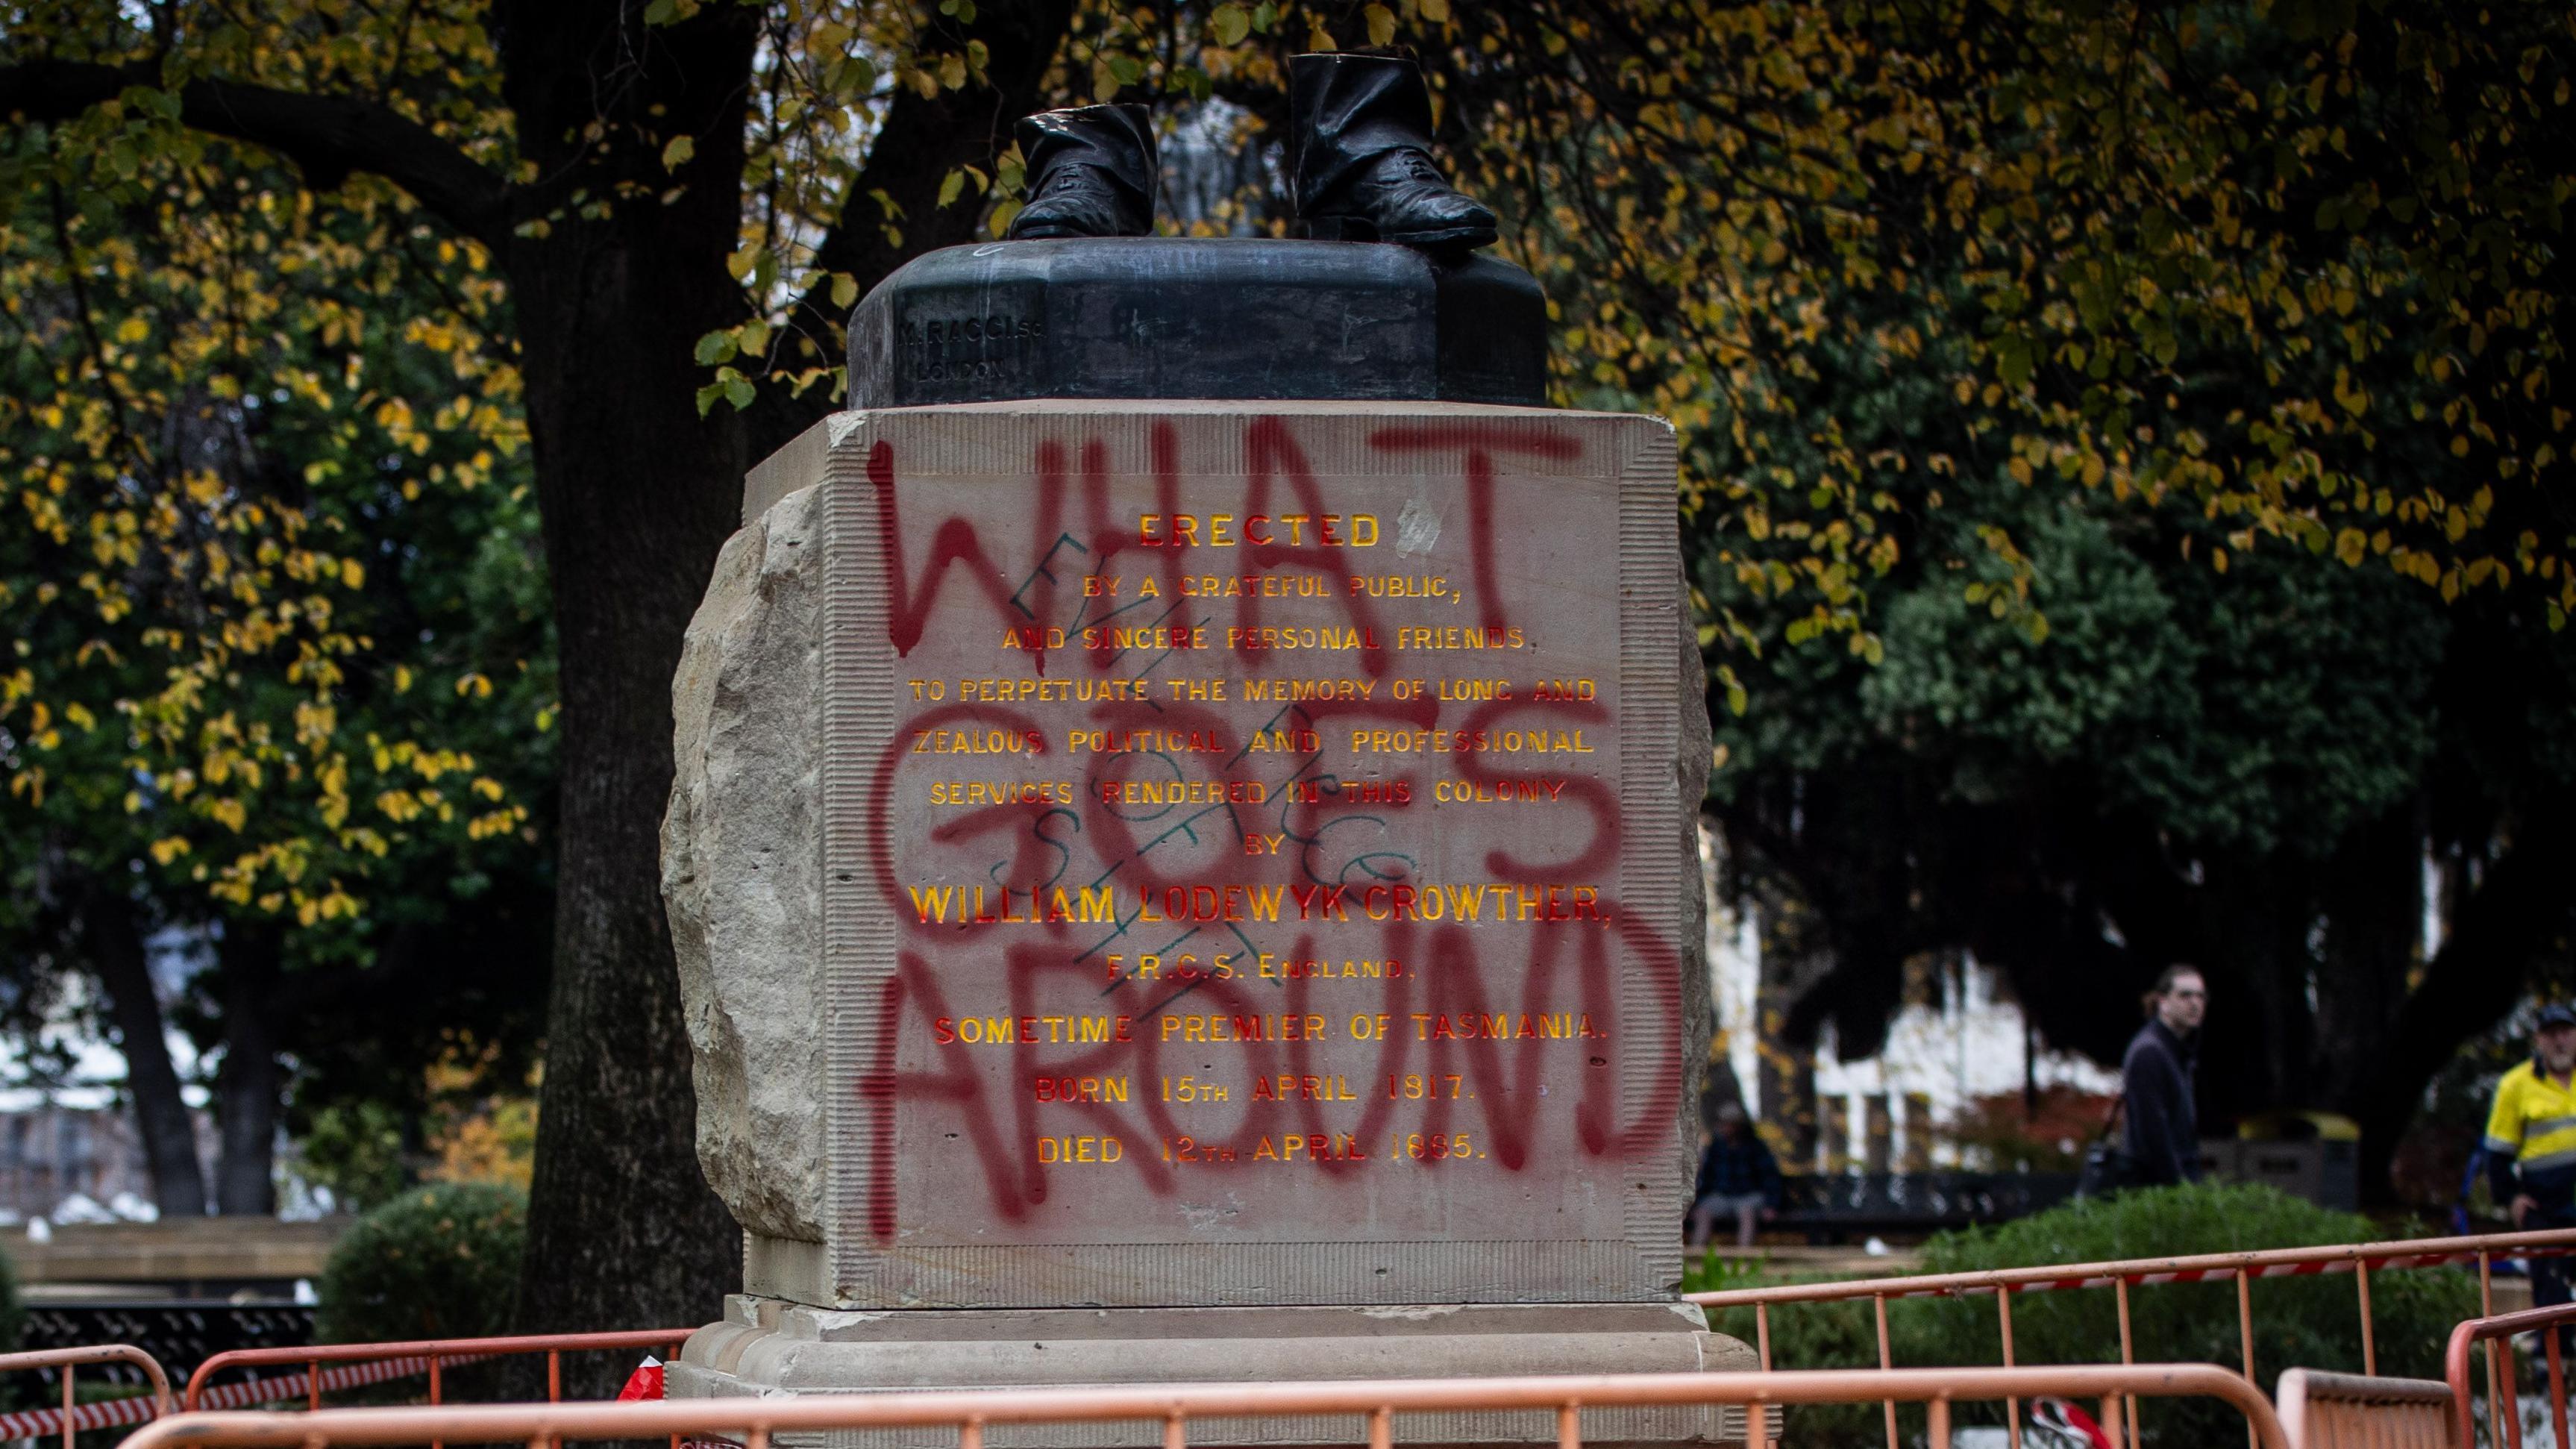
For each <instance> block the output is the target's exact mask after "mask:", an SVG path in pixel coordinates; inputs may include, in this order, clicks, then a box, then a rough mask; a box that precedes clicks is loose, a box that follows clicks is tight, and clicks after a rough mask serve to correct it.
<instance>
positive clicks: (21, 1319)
mask: <svg viewBox="0 0 2576 1449" xmlns="http://www.w3.org/2000/svg"><path fill="white" fill-rule="evenodd" d="M26 1324H27V1308H26V1305H25V1304H24V1303H21V1302H20V1301H19V1299H18V1266H17V1264H15V1263H12V1262H10V1261H9V1255H8V1254H7V1253H0V1353H8V1352H10V1351H12V1350H14V1349H15V1348H17V1346H18V1333H19V1330H21V1329H23V1328H25V1327H26Z"/></svg>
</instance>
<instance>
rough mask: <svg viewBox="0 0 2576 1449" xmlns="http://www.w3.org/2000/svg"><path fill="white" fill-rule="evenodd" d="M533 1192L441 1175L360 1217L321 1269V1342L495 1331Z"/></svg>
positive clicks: (512, 1286)
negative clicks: (439, 1180) (447, 1179)
mask: <svg viewBox="0 0 2576 1449" xmlns="http://www.w3.org/2000/svg"><path fill="white" fill-rule="evenodd" d="M527 1215H528V1198H527V1194H525V1193H523V1192H520V1191H519V1190H518V1189H516V1188H511V1187H502V1186H499V1185H497V1184H492V1183H436V1184H433V1185H431V1186H428V1187H424V1188H421V1189H419V1190H418V1191H415V1192H410V1193H406V1194H404V1195H403V1196H401V1197H398V1198H396V1199H394V1200H393V1201H392V1202H389V1203H387V1204H385V1205H384V1206H383V1207H380V1208H377V1209H375V1210H374V1211H372V1212H369V1213H368V1214H366V1215H365V1216H364V1217H361V1218H359V1219H358V1221H357V1223H356V1224H355V1225H354V1226H352V1227H351V1228H350V1230H349V1235H348V1236H347V1237H346V1238H343V1239H342V1240H341V1241H340V1245H339V1246H338V1247H337V1248H334V1249H333V1250H332V1252H331V1261H330V1262H329V1264H328V1265H326V1266H325V1267H324V1268H323V1270H322V1284H321V1290H320V1291H321V1298H322V1306H321V1310H320V1312H319V1314H318V1315H317V1317H316V1320H315V1327H314V1332H315V1334H316V1336H317V1337H318V1338H319V1339H320V1340H321V1341H322V1342H325V1343H372V1342H382V1341H386V1340H393V1339H416V1338H473V1337H480V1336H483V1335H488V1334H494V1333H499V1332H500V1331H501V1330H502V1328H503V1327H504V1326H505V1325H506V1323H507V1321H508V1318H509V1313H510V1304H511V1299H512V1296H513V1295H514V1293H515V1292H516V1290H517V1284H518V1273H519V1258H520V1255H521V1252H522V1250H523V1249H524V1247H525V1246H526V1243H527Z"/></svg>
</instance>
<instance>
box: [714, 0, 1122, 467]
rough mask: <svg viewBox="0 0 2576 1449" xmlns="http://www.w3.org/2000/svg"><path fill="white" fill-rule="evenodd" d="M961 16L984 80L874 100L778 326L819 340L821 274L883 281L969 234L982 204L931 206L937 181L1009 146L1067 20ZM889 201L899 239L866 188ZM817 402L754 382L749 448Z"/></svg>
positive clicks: (774, 438)
mask: <svg viewBox="0 0 2576 1449" xmlns="http://www.w3.org/2000/svg"><path fill="white" fill-rule="evenodd" d="M976 11H977V13H976V18H975V21H974V23H973V24H971V25H968V26H966V27H965V29H964V33H963V34H962V35H960V36H957V37H955V38H956V40H957V44H958V47H959V48H960V49H963V48H964V45H965V42H966V41H967V40H969V39H973V40H980V41H982V42H983V43H984V47H985V54H986V62H985V66H984V76H985V79H986V80H987V81H988V82H989V84H985V85H975V84H969V85H968V86H966V87H965V88H964V89H962V90H955V91H947V90H943V91H941V92H939V93H938V94H937V95H935V96H931V97H924V96H922V95H921V94H920V93H919V92H917V91H915V90H913V89H912V88H911V87H909V86H903V87H898V88H897V90H896V92H895V95H894V99H893V100H892V101H891V102H889V103H888V104H887V106H886V117H885V124H884V125H883V126H882V127H880V128H879V129H878V131H877V134H876V139H875V140H874V141H873V142H872V143H871V144H870V145H869V147H868V159H867V163H866V164H865V165H864V166H862V167H860V168H859V174H858V175H857V177H855V178H854V179H852V181H851V182H850V189H849V190H848V191H847V192H846V193H844V194H843V196H842V198H841V209H840V212H839V214H838V215H836V216H834V217H833V219H832V228H831V230H830V231H828V232H826V233H825V234H824V237H823V240H822V243H821V244H820V245H819V246H818V247H816V249H815V252H814V266H815V268H816V270H818V271H820V272H823V273H825V274H826V279H825V280H824V281H822V282H820V283H818V284H816V286H815V287H814V289H813V290H811V291H808V292H807V293H806V294H805V295H804V296H802V297H799V298H797V299H796V304H795V305H794V306H793V307H791V308H790V309H789V310H788V314H787V325H788V328H789V330H791V331H794V330H803V331H805V332H806V333H807V334H808V335H809V336H812V337H814V338H816V339H818V340H824V341H825V346H826V348H827V351H828V347H829V342H828V339H830V338H833V337H835V336H837V335H838V333H839V323H840V322H841V321H842V320H843V319H842V318H841V317H840V316H839V315H837V314H838V313H839V311H840V309H838V308H836V307H833V306H832V305H831V283H830V281H829V279H828V278H829V274H830V273H833V272H846V273H848V274H849V275H850V276H851V277H852V278H854V279H855V280H856V281H857V282H858V285H859V293H860V295H862V296H865V295H866V294H867V292H868V290H869V289H870V288H872V287H874V286H875V285H876V284H877V283H878V282H880V281H883V280H884V279H885V276H886V274H887V273H888V272H891V271H893V270H894V269H895V268H896V267H899V266H901V265H903V264H904V263H905V262H907V261H910V260H911V259H912V258H914V257H916V256H919V255H920V254H921V253H923V252H925V251H930V250H933V249H935V248H938V247H943V246H952V245H955V244H957V243H959V242H963V241H967V240H970V239H972V237H973V236H974V233H975V222H976V220H977V218H978V217H979V216H981V215H982V209H981V208H980V207H978V206H976V205H975V204H973V202H972V200H971V199H965V200H960V201H958V202H957V203H955V204H952V205H949V206H945V207H943V206H941V205H939V184H940V182H942V181H943V180H945V179H947V176H948V173H949V172H951V171H953V170H955V169H957V168H958V167H960V166H967V165H974V166H981V167H984V168H986V169H987V170H989V169H990V167H991V165H992V161H993V157H994V156H996V155H998V154H999V153H1000V152H1001V151H1003V150H1004V149H1005V148H1007V147H1008V146H1009V145H1010V144H1011V126H1012V124H1013V123H1014V122H1016V121H1018V120H1019V118H1020V117H1022V116H1024V115H1026V114H1028V113H1029V111H1030V110H1031V109H1032V108H1034V107H1035V106H1036V105H1037V103H1038V95H1039V90H1040V87H1041V86H1042V85H1043V84H1044V83H1045V80H1046V74H1047V68H1048V67H1049V66H1050V65H1052V64H1053V63H1054V60H1055V54H1056V50H1057V48H1058V47H1059V46H1061V45H1062V44H1063V43H1064V36H1065V32H1066V31H1067V30H1068V29H1069V28H1070V27H1071V25H1072V23H1073V6H1072V4H1071V3H1070V0H987V3H985V4H982V5H979V6H978V7H976ZM880 193H882V194H883V195H884V197H885V199H886V200H887V201H891V202H892V203H894V207H895V213H896V217H895V219H894V221H895V225H896V227H897V228H898V230H899V233H900V236H901V240H900V241H896V240H891V239H889V238H888V237H887V235H886V225H887V222H888V221H889V218H888V216H887V215H886V213H885V211H884V210H883V209H882V208H881V207H880V205H879V203H878V200H877V197H878V195H879V194H880ZM827 406H828V404H826V403H824V402H823V401H822V400H821V396H820V393H819V391H818V392H817V393H815V394H812V395H809V400H807V401H803V402H798V401H795V400H791V399H789V398H788V397H787V394H786V389H785V388H784V387H780V386H775V385H773V386H770V387H765V388H763V389H762V390H761V398H760V402H758V403H756V404H754V406H753V408H752V409H751V412H752V417H751V418H750V419H749V420H748V422H749V426H750V428H751V433H752V437H753V447H752V456H754V457H760V456H762V455H763V454H765V453H766V452H767V451H768V450H769V449H771V448H773V447H776V446H778V445H780V444H783V443H785V442H786V441H787V440H788V439H790V438H793V437H794V436H795V435H796V434H797V433H798V432H799V431H801V430H803V429H804V428H805V427H806V426H808V425H810V424H811V423H812V422H813V420H814V419H815V418H816V417H819V416H820V415H821V413H822V410H823V409H824V408H825V407H827Z"/></svg>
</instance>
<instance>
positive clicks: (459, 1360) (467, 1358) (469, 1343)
mask: <svg viewBox="0 0 2576 1449" xmlns="http://www.w3.org/2000/svg"><path fill="white" fill-rule="evenodd" d="M695 1331H696V1330H694V1329H688V1328H644V1329H630V1330H626V1331H623V1332H617V1333H539V1334H521V1335H518V1336H516V1337H509V1338H425V1339H419V1340H416V1341H414V1342H410V1343H324V1344H313V1345H310V1346H308V1347H304V1348H237V1349H233V1350H231V1351H229V1352H225V1353H219V1354H216V1355H215V1356H214V1357H212V1358H210V1359H207V1360H206V1361H205V1362H204V1363H201V1364H199V1365H197V1371H196V1372H195V1373H192V1374H190V1375H188V1389H187V1394H186V1400H187V1406H188V1408H189V1410H190V1411H191V1412H194V1411H196V1410H199V1409H203V1408H206V1407H208V1400H209V1398H212V1399H215V1400H216V1401H218V1402H217V1404H216V1406H217V1407H222V1406H223V1405H222V1404H221V1403H220V1400H221V1399H222V1398H224V1397H226V1394H225V1391H226V1390H227V1389H230V1388H233V1387H234V1386H232V1385H221V1386H217V1387H216V1388H214V1389H213V1390H212V1391H211V1393H210V1391H209V1389H208V1384H209V1381H211V1380H212V1379H213V1378H214V1377H215V1375H217V1374H219V1373H223V1372H224V1371H226V1370H228V1369H255V1368H264V1367H268V1366H272V1365H277V1364H295V1365H301V1366H302V1367H303V1370H304V1372H303V1373H302V1374H300V1375H295V1376H292V1378H291V1379H269V1380H262V1381H261V1392H262V1393H263V1394H264V1397H263V1398H261V1399H258V1400H253V1401H250V1402H262V1403H273V1402H276V1401H277V1400H278V1399H280V1398H285V1397H289V1396H291V1395H293V1394H301V1395H303V1396H304V1401H305V1407H306V1408H307V1409H308V1410H311V1409H319V1408H321V1407H322V1394H323V1392H324V1391H325V1390H328V1389H335V1388H342V1387H347V1386H351V1385H354V1384H357V1383H361V1382H374V1381H378V1380H380V1379H382V1378H401V1377H408V1376H409V1375H411V1374H417V1373H426V1374H428V1375H429V1401H430V1402H431V1403H433V1404H439V1403H444V1402H446V1399H445V1387H446V1386H445V1382H444V1375H445V1370H447V1369H449V1368H454V1367H458V1366H461V1365H464V1364H469V1363H481V1362H484V1361H486V1360H490V1359H496V1358H514V1357H520V1356H524V1355H530V1354H540V1353H542V1354H544V1355H545V1356H546V1399H547V1401H548V1402H550V1403H551V1402H555V1401H558V1400H560V1399H562V1398H563V1356H564V1355H565V1354H568V1353H590V1352H597V1351H600V1350H605V1349H623V1350H625V1351H627V1352H630V1353H631V1352H634V1351H635V1350H638V1349H656V1348H658V1349H661V1350H663V1351H664V1353H665V1355H666V1356H668V1355H671V1354H676V1353H678V1352H679V1349H680V1345H681V1344H682V1343H684V1342H686V1341H687V1340H688V1337H689V1335H690V1334H691V1333H693V1332H695ZM324 1364H330V1365H333V1366H335V1367H339V1368H351V1369H355V1368H363V1367H366V1366H393V1367H397V1368H399V1369H400V1370H401V1372H400V1373H394V1374H380V1375H373V1376H370V1375H364V1374H355V1373H353V1374H350V1375H348V1376H347V1378H346V1379H345V1381H344V1382H338V1383H335V1382H333V1381H332V1379H331V1372H330V1370H327V1369H325V1368H324V1367H323V1365H324ZM271 1390H276V1391H275V1392H271ZM236 1402H241V1401H240V1400H236Z"/></svg>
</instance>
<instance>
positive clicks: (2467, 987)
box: [2334, 793, 2576, 1196]
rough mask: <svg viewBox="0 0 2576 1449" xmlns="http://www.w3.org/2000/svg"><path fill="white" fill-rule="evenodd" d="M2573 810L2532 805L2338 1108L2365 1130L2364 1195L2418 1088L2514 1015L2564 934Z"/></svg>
mask: <svg viewBox="0 0 2576 1449" xmlns="http://www.w3.org/2000/svg"><path fill="white" fill-rule="evenodd" d="M2571 807H2576V800H2571V799H2569V798H2568V796H2566V795H2565V794H2564V793H2553V794H2544V795H2539V796H2537V797H2536V798H2534V799H2532V800H2531V801H2529V802H2528V803H2527V805H2526V808H2525V810H2524V812H2523V814H2522V816H2521V819H2520V821H2519V822H2518V825H2517V826H2516V827H2515V828H2512V829H2509V830H2508V831H2507V832H2506V834H2508V835H2509V836H2510V838H2511V839H2512V841H2513V844H2512V847H2511V848H2510V849H2509V850H2508V851H2506V853H2505V855H2504V857H2503V858H2502V859H2500V860H2498V861H2496V862H2495V863H2494V864H2492V865H2490V866H2489V867H2487V870H2486V872H2485V878H2484V880H2483V881H2482V882H2481V883H2480V884H2479V886H2478V888H2477V889H2476V890H2475V891H2474V892H2471V893H2469V894H2468V895H2467V896H2466V897H2465V899H2463V900H2462V901H2461V902H2460V903H2459V905H2458V907H2457V908H2456V909H2455V910H2454V911H2453V913H2452V919H2451V927H2450V934H2449V936H2448V938H2447V939H2445V940H2444V942H2443V943H2442V949H2441V951H2440V953H2439V954H2437V955H2435V956H2434V958H2433V959H2432V960H2431V961H2430V962H2427V963H2426V964H2425V968H2424V973H2423V976H2422V978H2421V979H2420V980H2419V981H2417V983H2416V985H2415V989H2414V991H2413V992H2411V993H2410V994H2409V995H2408V997H2407V1000H2406V1006H2405V1009H2404V1010H2403V1011H2402V1012H2400V1013H2399V1015H2398V1019H2397V1022H2396V1029H2395V1030H2394V1031H2392V1032H2391V1033H2390V1034H2389V1036H2388V1038H2387V1041H2386V1044H2385V1046H2384V1048H2383V1049H2382V1050H2380V1051H2377V1052H2375V1053H2373V1058H2372V1065H2373V1067H2374V1070H2372V1071H2370V1072H2369V1073H2367V1074H2364V1075H2362V1076H2361V1077H2359V1078H2358V1079H2357V1080H2356V1081H2354V1082H2353V1083H2352V1084H2351V1089H2350V1090H2351V1095H2349V1096H2348V1097H2346V1098H2344V1099H2343V1100H2341V1101H2339V1102H2337V1103H2335V1104H2334V1105H2335V1106H2336V1107H2337V1109H2338V1110H2341V1111H2343V1112H2345V1113H2348V1114H2349V1115H2351V1117H2352V1118H2353V1119H2354V1120H2355V1121H2358V1122H2359V1123H2360V1124H2361V1180H2362V1190H2363V1192H2364V1193H2366V1194H2371V1195H2373V1196H2376V1195H2378V1194H2380V1193H2383V1192H2385V1191H2386V1190H2387V1181H2388V1160H2389V1155H2390V1154H2391V1153H2392V1152H2394V1151H2395V1150H2396V1146H2397V1140H2398V1137H2399V1135H2400V1134H2402V1133H2403V1132H2404V1131H2405V1130H2406V1125H2407V1124H2408V1123H2409V1122H2411V1121H2413V1120H2414V1117H2415V1113H2416V1111H2417V1110H2418V1109H2419V1108H2420V1107H2421V1106H2422V1104H2423V1100H2424V1084H2425V1083H2426V1082H2428V1081H2431V1080H2432V1078H2433V1075H2434V1074H2435V1073H2436V1072H2439V1071H2440V1070H2441V1069H2442V1067H2443V1064H2444V1063H2446V1062H2448V1061H2449V1060H2450V1059H2451V1057H2452V1055H2453V1054H2454V1053H2456V1052H2457V1051H2458V1050H2459V1049H2460V1043H2462V1042H2464V1041H2467V1040H2468V1039H2469V1038H2470V1037H2472V1036H2475V1035H2477V1034H2478V1033H2479V1032H2482V1031H2485V1030H2487V1029H2488V1028H2490V1027H2492V1026H2494V1025H2495V1024H2496V1022H2497V1021H2498V1020H2499V1019H2501V1018H2502V1017H2503V1016H2504V1014H2505V1013H2506V1012H2508V1011H2511V1010H2512V1009H2513V1005H2514V1003H2515V1002H2516V1001H2518V1000H2520V999H2521V997H2522V993H2523V991H2524V989H2525V988H2526V986H2527V985H2528V983H2529V982H2530V979H2531V969H2532V965H2533V962H2534V960H2535V958H2537V957H2539V956H2540V955H2541V954H2542V953H2543V952H2546V951H2550V950H2552V949H2554V948H2556V947H2557V946H2558V944H2559V942H2560V941H2561V940H2562V939H2563V933H2564V932H2565V931H2566V929H2567V882H2568V881H2570V880H2576V827H2571V826H2569V825H2568V824H2567V820H2568V812H2569V810H2570V808H2571Z"/></svg>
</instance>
